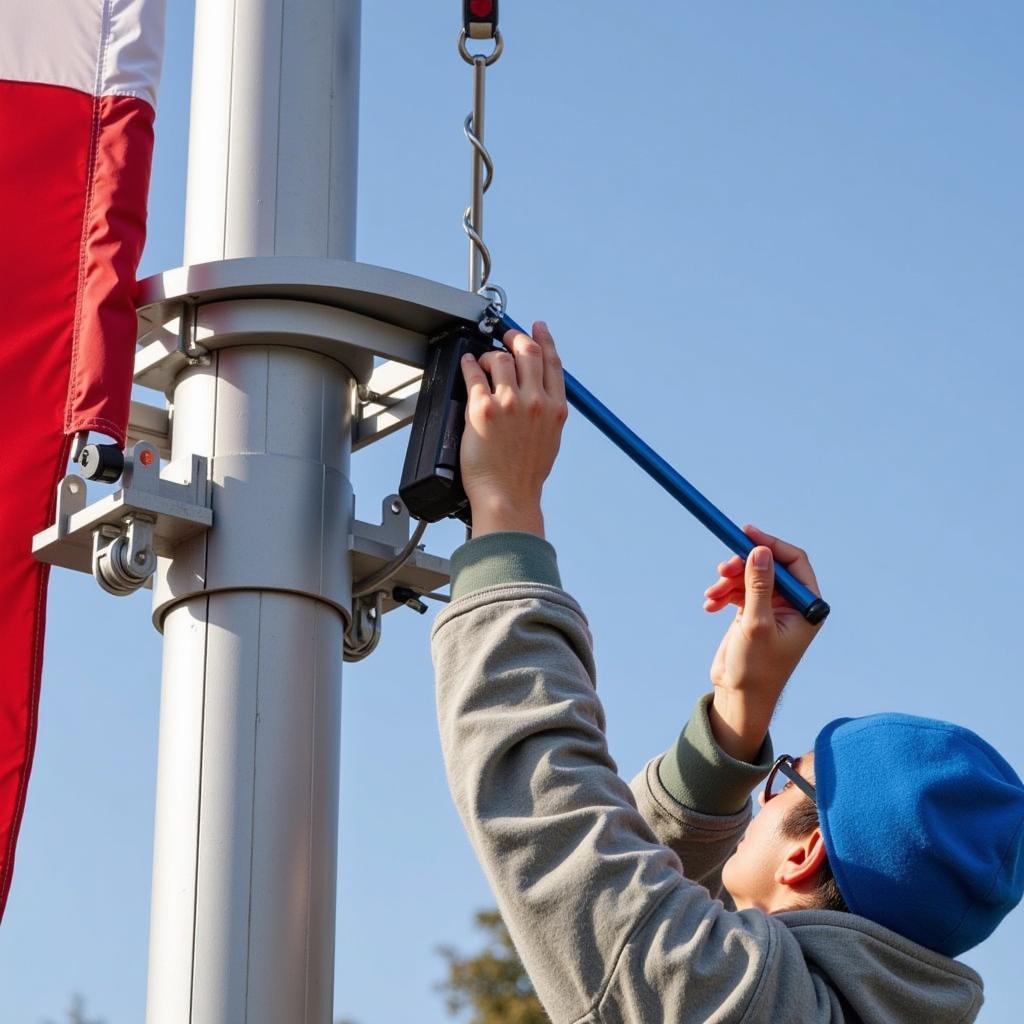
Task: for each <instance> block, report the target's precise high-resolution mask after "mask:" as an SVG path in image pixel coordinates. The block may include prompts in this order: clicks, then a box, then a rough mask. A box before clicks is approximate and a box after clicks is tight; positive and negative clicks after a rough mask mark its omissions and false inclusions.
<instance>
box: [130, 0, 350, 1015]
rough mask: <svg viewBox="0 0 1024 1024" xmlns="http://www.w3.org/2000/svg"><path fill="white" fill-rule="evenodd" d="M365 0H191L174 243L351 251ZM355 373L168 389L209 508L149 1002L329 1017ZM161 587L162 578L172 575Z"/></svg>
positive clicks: (232, 362)
mask: <svg viewBox="0 0 1024 1024" xmlns="http://www.w3.org/2000/svg"><path fill="white" fill-rule="evenodd" d="M359 27H360V2H359V0H234V2H232V3H226V2H224V0H197V2H196V29H195V49H194V71H193V82H192V109H191V133H190V144H189V170H188V200H187V214H186V237H185V262H186V264H197V263H203V262H208V261H213V260H221V259H231V258H233V257H241V256H315V257H332V258H338V259H352V258H353V251H354V238H355V195H356V163H357V141H358V92H359V90H358V85H359ZM354 386H355V385H354V382H353V378H352V375H351V373H350V372H349V371H348V369H347V368H346V367H345V366H343V365H342V364H341V363H339V362H336V361H335V360H333V359H330V358H328V357H325V356H322V355H317V354H314V353H312V352H305V351H301V350H298V349H295V348H289V347H285V346H283V345H282V346H278V347H275V346H274V344H273V343H272V341H271V342H270V343H268V341H267V338H266V337H261V339H260V344H259V345H256V344H253V345H252V346H246V345H242V346H240V347H233V348H228V349H222V350H220V351H217V352H214V353H213V354H212V355H211V356H210V358H209V360H208V365H201V364H200V365H194V366H192V367H190V368H189V369H187V370H185V372H183V373H182V374H181V375H180V376H179V378H178V379H177V381H176V383H175V387H174V391H173V447H172V462H171V469H170V471H171V472H175V471H176V467H179V466H181V467H185V466H187V464H188V462H189V459H190V456H191V455H192V454H193V453H195V454H199V455H205V456H207V457H208V458H209V459H210V463H211V467H212V469H211V480H212V485H211V486H212V503H213V510H214V527H213V529H212V530H211V531H210V532H209V533H208V534H207V535H205V536H203V537H200V538H198V539H196V540H194V541H191V542H189V543H188V544H186V545H184V546H183V547H181V548H179V549H178V551H177V552H176V554H175V557H174V559H173V560H169V559H161V563H160V567H159V570H158V579H157V581H156V584H155V589H156V592H157V593H156V602H157V603H158V607H162V608H169V610H167V611H166V613H165V614H164V615H163V620H162V626H163V630H164V662H163V689H162V698H161V715H160V750H159V764H158V773H157V810H156V831H155V850H154V866H153V897H152V913H151V922H150V958H149V988H148V998H147V1011H146V1019H147V1022H148V1024H284V1022H288V1024H300V1022H308V1024H329V1021H330V1020H331V1011H332V997H333V975H334V932H335V893H336V871H337V822H338V763H339V725H340V702H341V667H342V636H343V630H344V620H343V615H342V612H341V611H340V609H341V608H344V607H346V605H347V603H348V601H349V597H350V590H351V579H350V574H349V570H348V567H347V559H346V549H347V537H348V533H349V528H350V524H351V519H352V512H353V508H352V492H351V487H350V485H349V482H348V476H349V456H350V450H351V419H350V416H351V409H352V406H353V390H354ZM169 594H170V595H171V598H168V595H169Z"/></svg>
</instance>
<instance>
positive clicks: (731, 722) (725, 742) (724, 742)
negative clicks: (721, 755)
mask: <svg viewBox="0 0 1024 1024" xmlns="http://www.w3.org/2000/svg"><path fill="white" fill-rule="evenodd" d="M775 704H776V701H774V700H764V699H763V698H758V697H755V696H753V695H750V694H745V693H743V692H742V691H739V690H726V689H722V688H720V687H717V686H716V687H715V693H714V697H713V699H712V701H711V706H710V707H709V708H708V721H709V723H710V725H711V732H712V734H713V735H714V737H715V742H716V743H717V744H718V745H719V746H720V747H721V748H722V750H724V751H725V752H726V753H727V754H728V755H729V756H730V757H733V758H735V759H736V760H737V761H746V762H747V763H748V764H749V763H753V761H754V760H755V758H756V757H757V754H758V751H760V749H761V746H762V745H763V743H764V739H765V736H767V735H768V726H769V725H770V724H771V720H772V715H773V714H774V712H775Z"/></svg>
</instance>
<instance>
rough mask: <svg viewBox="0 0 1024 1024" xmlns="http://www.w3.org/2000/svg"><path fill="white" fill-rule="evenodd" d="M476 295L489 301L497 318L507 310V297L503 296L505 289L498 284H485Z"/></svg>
mask: <svg viewBox="0 0 1024 1024" xmlns="http://www.w3.org/2000/svg"><path fill="white" fill-rule="evenodd" d="M477 295H482V296H483V297H484V298H485V299H490V300H491V306H493V307H494V309H495V311H496V312H497V314H498V316H501V315H502V314H503V313H504V312H505V310H506V309H508V295H506V294H505V289H504V288H502V287H501V285H498V284H485V285H484V286H483V288H481V289H480V291H478V292H477Z"/></svg>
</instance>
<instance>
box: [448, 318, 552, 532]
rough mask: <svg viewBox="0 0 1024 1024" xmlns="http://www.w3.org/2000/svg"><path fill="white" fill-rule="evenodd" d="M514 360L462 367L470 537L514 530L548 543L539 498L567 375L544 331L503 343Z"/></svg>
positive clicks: (490, 359)
mask: <svg viewBox="0 0 1024 1024" xmlns="http://www.w3.org/2000/svg"><path fill="white" fill-rule="evenodd" d="M505 344H506V345H507V346H508V347H509V348H510V349H511V350H512V352H511V353H509V352H498V351H494V352H488V353H486V354H485V355H484V356H482V357H481V358H480V361H479V363H478V362H477V361H476V360H475V359H474V358H473V357H472V356H471V355H467V356H465V357H464V358H463V360H462V373H463V376H464V378H465V380H466V392H467V395H468V398H469V401H468V403H467V405H466V431H465V433H464V434H463V436H462V451H461V467H462V485H463V487H464V488H465V489H466V496H467V497H468V498H469V504H470V507H471V508H472V510H473V536H474V537H482V536H483V535H484V534H487V533H495V532H498V531H501V530H517V531H521V532H524V533H534V534H536V535H537V536H539V537H543V536H544V518H543V516H542V515H541V509H540V497H541V490H542V489H543V486H544V481H545V480H546V479H547V477H548V474H549V473H550V472H551V467H552V465H553V464H554V461H555V456H556V455H557V454H558V447H559V443H560V441H561V437H562V426H563V424H564V423H565V418H566V415H567V406H566V401H565V375H564V373H563V372H562V364H561V361H560V360H559V357H558V352H557V351H556V350H555V340H554V338H552V337H551V332H550V331H549V330H548V329H547V325H546V324H544V323H543V322H541V321H538V322H537V323H535V324H534V325H533V337H532V338H531V337H529V336H528V335H526V334H523V333H522V332H520V331H509V332H508V333H507V334H506V335H505Z"/></svg>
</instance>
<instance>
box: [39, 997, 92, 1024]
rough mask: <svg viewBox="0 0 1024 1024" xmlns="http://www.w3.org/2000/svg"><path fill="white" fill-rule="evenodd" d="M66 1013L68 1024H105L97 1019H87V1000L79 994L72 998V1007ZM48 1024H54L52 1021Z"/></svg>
mask: <svg viewBox="0 0 1024 1024" xmlns="http://www.w3.org/2000/svg"><path fill="white" fill-rule="evenodd" d="M66 1012H67V1022H66V1024H103V1021H102V1020H99V1019H98V1018H96V1017H88V1018H87V1017H86V1015H85V999H84V998H83V997H82V996H80V995H78V994H75V995H73V996H72V997H71V1005H70V1006H69V1007H68V1008H67V1011H66ZM47 1024H52V1021H47Z"/></svg>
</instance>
